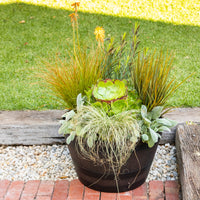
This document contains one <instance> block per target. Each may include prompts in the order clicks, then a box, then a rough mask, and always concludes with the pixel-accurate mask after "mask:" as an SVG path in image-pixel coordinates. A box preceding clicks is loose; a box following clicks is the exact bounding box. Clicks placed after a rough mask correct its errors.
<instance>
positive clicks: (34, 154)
mask: <svg viewBox="0 0 200 200" xmlns="http://www.w3.org/2000/svg"><path fill="white" fill-rule="evenodd" d="M75 178H77V175H76V172H75V171H74V166H73V164H72V160H71V157H70V155H69V150H68V148H67V146H66V145H53V146H50V145H41V146H16V147H14V146H0V180H2V179H7V180H12V181H13V180H24V181H28V180H59V179H67V180H72V179H75ZM177 179H178V173H177V164H176V149H175V146H171V145H169V144H165V145H159V146H158V150H157V153H156V156H155V159H154V162H153V164H152V167H151V171H150V173H149V176H148V179H147V181H149V180H162V181H165V180H177Z"/></svg>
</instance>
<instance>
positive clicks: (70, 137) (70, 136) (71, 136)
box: [66, 133, 75, 144]
mask: <svg viewBox="0 0 200 200" xmlns="http://www.w3.org/2000/svg"><path fill="white" fill-rule="evenodd" d="M74 138H75V134H74V133H71V134H70V135H69V136H68V137H67V140H66V143H67V144H70V142H71V141H73V140H74Z"/></svg>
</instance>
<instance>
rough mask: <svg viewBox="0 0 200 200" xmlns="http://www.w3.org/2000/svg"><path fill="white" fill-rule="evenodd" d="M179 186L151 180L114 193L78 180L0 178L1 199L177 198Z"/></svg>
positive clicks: (98, 199) (123, 199) (174, 183)
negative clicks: (91, 186)
mask: <svg viewBox="0 0 200 200" xmlns="http://www.w3.org/2000/svg"><path fill="white" fill-rule="evenodd" d="M179 188H180V187H179V184H178V182H177V181H166V182H162V181H150V182H149V183H144V184H143V185H142V186H140V187H139V188H137V189H135V190H132V191H128V192H123V193H120V194H116V193H105V192H98V191H94V190H92V189H89V188H87V187H85V186H84V185H82V184H81V183H80V181H79V180H73V181H71V182H69V181H67V180H59V181H28V182H26V183H25V182H23V181H13V182H10V181H8V180H0V200H164V199H165V200H179V199H180V198H179Z"/></svg>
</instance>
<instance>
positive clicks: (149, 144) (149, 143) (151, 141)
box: [147, 138, 155, 148]
mask: <svg viewBox="0 0 200 200" xmlns="http://www.w3.org/2000/svg"><path fill="white" fill-rule="evenodd" d="M147 144H148V147H149V148H151V147H153V146H154V144H155V142H154V141H153V140H152V139H151V138H150V139H149V140H148V142H147Z"/></svg>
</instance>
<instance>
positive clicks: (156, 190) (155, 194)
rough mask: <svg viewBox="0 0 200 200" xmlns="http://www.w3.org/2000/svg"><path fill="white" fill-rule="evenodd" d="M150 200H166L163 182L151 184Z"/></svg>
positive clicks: (152, 182)
mask: <svg viewBox="0 0 200 200" xmlns="http://www.w3.org/2000/svg"><path fill="white" fill-rule="evenodd" d="M149 200H164V184H163V182H162V181H150V182H149Z"/></svg>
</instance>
